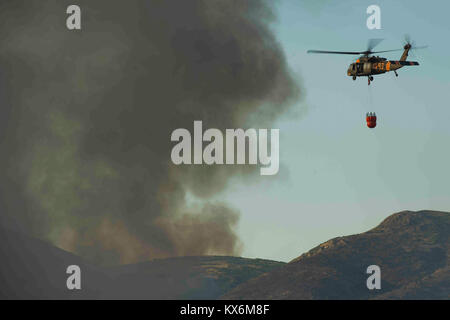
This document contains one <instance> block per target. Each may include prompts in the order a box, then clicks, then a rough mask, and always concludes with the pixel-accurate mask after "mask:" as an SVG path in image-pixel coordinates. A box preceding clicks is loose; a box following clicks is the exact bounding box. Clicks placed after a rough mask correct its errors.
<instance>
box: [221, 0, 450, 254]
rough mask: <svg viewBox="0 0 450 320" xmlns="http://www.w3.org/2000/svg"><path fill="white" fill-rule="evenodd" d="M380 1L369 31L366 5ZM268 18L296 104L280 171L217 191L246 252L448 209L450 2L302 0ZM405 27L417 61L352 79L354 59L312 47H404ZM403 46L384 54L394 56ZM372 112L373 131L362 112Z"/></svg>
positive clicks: (286, 250) (305, 245)
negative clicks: (376, 22) (235, 216)
mask: <svg viewBox="0 0 450 320" xmlns="http://www.w3.org/2000/svg"><path fill="white" fill-rule="evenodd" d="M371 4H377V5H379V6H380V8H381V27H382V29H381V30H368V28H367V27H366V19H367V17H368V16H367V14H366V8H367V7H368V6H369V5H371ZM277 11H278V21H277V22H276V23H275V24H274V25H273V28H274V30H275V31H276V33H277V36H278V39H279V40H280V42H281V45H282V46H283V48H284V50H285V53H286V56H287V59H288V62H289V65H290V67H291V69H292V72H293V73H294V76H295V77H296V78H298V79H299V81H300V83H301V86H302V87H303V90H304V95H303V101H302V102H300V103H298V104H297V105H296V106H295V107H294V108H293V112H292V113H291V114H289V115H287V116H286V117H283V118H281V119H280V120H279V121H278V123H277V125H276V126H277V127H278V128H280V163H281V164H280V172H279V173H278V176H277V177H276V178H272V177H267V176H263V177H259V178H258V180H256V181H254V182H252V183H250V184H242V183H240V184H235V185H234V186H233V187H232V188H230V189H229V190H228V191H227V192H226V193H225V194H221V195H218V196H217V198H218V199H220V200H226V201H227V203H228V204H229V205H230V206H232V207H234V208H236V209H238V210H240V212H241V219H240V222H239V229H238V233H239V236H240V238H241V240H242V242H243V244H244V248H245V249H244V253H243V255H244V256H246V257H259V258H267V259H274V260H281V261H289V260H291V259H293V258H295V257H297V256H299V255H300V254H302V253H304V252H306V251H308V250H309V249H311V248H312V247H314V246H316V245H318V244H320V243H322V242H325V241H326V240H328V239H330V238H333V237H337V236H344V235H350V234H354V233H360V232H365V231H367V230H368V229H371V228H373V227H375V226H376V225H377V224H379V223H380V222H381V221H382V220H383V219H384V218H386V217H387V216H388V215H390V214H392V213H394V212H398V211H401V210H414V211H415V210H421V209H432V210H442V211H450V194H449V191H450V190H449V189H450V188H449V186H448V185H449V181H450V171H449V170H448V167H449V165H450V148H449V138H450V126H449V123H450V105H449V100H450V99H449V98H450V80H449V77H450V75H449V71H450V60H449V58H448V52H449V51H450V43H449V41H448V35H449V31H450V30H449V29H450V22H449V20H448V17H447V15H448V12H449V11H450V2H448V1H444V0H440V1H433V3H432V5H431V4H430V3H429V2H425V1H420V0H415V1H410V0H408V1H407V0H402V1H380V0H378V1H373V0H371V1H361V0H353V1H316V0H314V1H312V0H311V1H301V0H283V1H279V2H278V5H277ZM406 33H408V34H410V36H411V38H412V39H413V40H414V41H415V42H416V44H417V45H429V47H428V48H427V49H423V50H417V51H416V52H415V53H414V54H413V56H411V55H410V57H409V58H408V59H409V60H416V61H419V63H420V66H415V67H405V68H403V69H401V70H399V72H398V73H399V77H398V78H396V77H395V75H394V74H393V73H387V74H385V75H379V76H375V80H374V82H373V83H372V84H371V86H370V87H368V86H367V79H366V78H360V79H357V81H353V80H352V79H351V77H348V76H347V75H346V70H347V68H348V65H349V64H350V63H351V62H352V61H353V59H354V58H357V57H353V56H346V55H309V54H306V51H307V50H308V49H323V50H347V51H360V50H365V49H366V44H367V40H368V39H369V38H384V39H385V40H384V41H383V42H381V43H380V44H379V45H378V46H377V47H376V49H378V50H387V49H396V48H401V47H402V46H403V45H404V43H403V41H404V35H405V34H406ZM401 53H402V52H393V53H386V54H384V55H383V56H385V57H386V58H388V59H398V58H399V57H400V56H401ZM368 111H374V112H376V113H377V116H378V126H377V127H376V128H375V129H373V130H370V129H368V128H367V127H366V125H365V114H366V112H368Z"/></svg>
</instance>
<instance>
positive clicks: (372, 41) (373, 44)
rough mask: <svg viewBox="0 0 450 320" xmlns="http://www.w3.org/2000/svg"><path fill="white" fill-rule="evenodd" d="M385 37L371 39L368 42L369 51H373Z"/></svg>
mask: <svg viewBox="0 0 450 320" xmlns="http://www.w3.org/2000/svg"><path fill="white" fill-rule="evenodd" d="M383 40H384V39H369V41H368V42H367V51H372V49H373V48H375V47H376V46H377V45H378V44H379V43H380V42H381V41H383Z"/></svg>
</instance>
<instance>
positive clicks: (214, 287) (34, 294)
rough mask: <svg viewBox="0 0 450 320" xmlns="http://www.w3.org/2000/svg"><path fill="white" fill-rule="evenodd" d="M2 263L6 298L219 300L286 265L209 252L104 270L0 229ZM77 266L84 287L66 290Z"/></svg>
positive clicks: (0, 294)
mask: <svg viewBox="0 0 450 320" xmlns="http://www.w3.org/2000/svg"><path fill="white" fill-rule="evenodd" d="M0 261H1V263H0V299H216V298H218V297H220V296H221V295H223V294H224V293H225V292H227V291H228V290H230V289H232V288H233V287H235V286H236V285H238V284H240V283H242V282H245V281H247V280H249V279H251V278H254V277H256V276H259V275H260V274H262V273H265V272H268V271H271V270H273V269H274V268H276V267H279V266H281V265H283V264H284V263H282V262H276V261H269V260H262V259H246V258H238V257H226V256H205V257H179V258H169V259H158V260H152V261H147V262H142V263H138V264H132V265H123V266H117V267H111V268H100V267H96V266H93V265H91V264H89V263H88V262H86V261H84V260H83V259H81V258H80V257H78V256H76V255H74V254H71V253H69V252H66V251H64V250H61V249H59V248H56V247H54V246H52V245H51V244H49V243H47V242H44V241H41V240H37V239H33V238H31V237H28V236H25V235H23V234H21V233H19V232H15V231H12V230H9V229H6V228H0ZM72 264H74V265H78V266H80V269H81V290H72V291H71V290H68V289H67V288H66V279H67V277H68V276H69V275H67V274H66V268H67V266H69V265H72Z"/></svg>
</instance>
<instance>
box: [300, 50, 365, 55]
mask: <svg viewBox="0 0 450 320" xmlns="http://www.w3.org/2000/svg"><path fill="white" fill-rule="evenodd" d="M306 52H307V53H331V54H363V53H364V52H353V51H324V50H308V51H306Z"/></svg>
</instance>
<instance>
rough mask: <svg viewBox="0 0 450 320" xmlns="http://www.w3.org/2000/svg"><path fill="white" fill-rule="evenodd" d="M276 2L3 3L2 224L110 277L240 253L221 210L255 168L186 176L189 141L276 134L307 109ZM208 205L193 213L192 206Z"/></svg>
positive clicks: (227, 211)
mask: <svg viewBox="0 0 450 320" xmlns="http://www.w3.org/2000/svg"><path fill="white" fill-rule="evenodd" d="M270 2H271V1H269V0H267V1H256V0H247V1H241V0H223V1H217V0H190V1H170V0H164V1H163V0H161V1H156V0H155V1H107V0H95V1H82V0H79V1H77V4H78V5H79V6H80V7H81V11H82V30H76V31H70V30H68V29H67V28H66V18H67V14H66V8H67V7H68V6H69V5H70V4H72V2H71V1H61V0H46V1H21V0H15V1H6V0H0V108H1V109H0V110H1V118H0V154H1V157H0V210H1V212H0V215H1V222H2V223H5V224H16V225H19V226H20V228H22V229H23V230H24V231H26V232H27V233H29V234H31V235H33V236H36V237H40V238H44V239H47V240H49V241H51V242H52V243H54V244H55V245H57V246H59V247H62V248H64V249H66V250H69V251H72V252H75V253H77V254H79V255H81V256H83V257H85V258H87V259H90V260H93V261H96V262H98V263H102V264H114V263H131V262H136V261H141V260H148V259H151V258H161V257H168V256H176V255H203V254H239V252H240V250H241V244H240V242H239V239H238V237H237V236H236V233H235V227H236V225H237V223H238V220H239V213H238V212H236V210H234V209H232V208H230V207H229V206H228V205H227V204H224V203H220V202H216V201H213V199H212V197H213V196H214V195H217V194H218V193H219V192H221V191H223V190H224V189H225V188H226V186H227V184H228V183H229V182H230V179H231V178H232V177H237V176H239V175H242V176H250V175H252V174H253V172H254V171H256V168H254V167H252V166H218V165H217V166H195V165H192V166H175V165H173V164H172V162H171V160H170V151H171V149H172V147H173V143H172V142H171V141H170V134H171V132H172V131H173V130H174V129H176V128H187V129H190V130H191V129H192V126H193V122H194V120H202V121H203V124H204V127H206V128H219V129H225V128H245V127H246V126H247V127H248V126H253V127H262V128H264V127H265V128H267V127H268V126H270V124H271V123H273V121H274V120H275V119H276V118H277V117H278V116H279V115H281V114H282V113H283V112H284V111H286V110H287V109H288V108H289V106H290V105H291V104H292V103H293V102H294V101H295V100H296V99H297V97H298V94H299V92H298V87H297V84H296V83H295V81H294V80H293V79H292V78H291V76H290V74H289V71H288V68H287V65H286V61H285V59H284V55H283V52H282V50H281V48H280V45H279V44H278V42H277V40H276V38H275V36H274V34H273V32H272V31H271V29H270V24H271V23H272V22H273V21H274V15H273V10H272V9H273V8H271V5H270ZM189 195H192V196H194V197H196V198H198V199H201V204H197V205H196V206H192V205H190V204H189V203H188V201H187V197H188V196H189Z"/></svg>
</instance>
